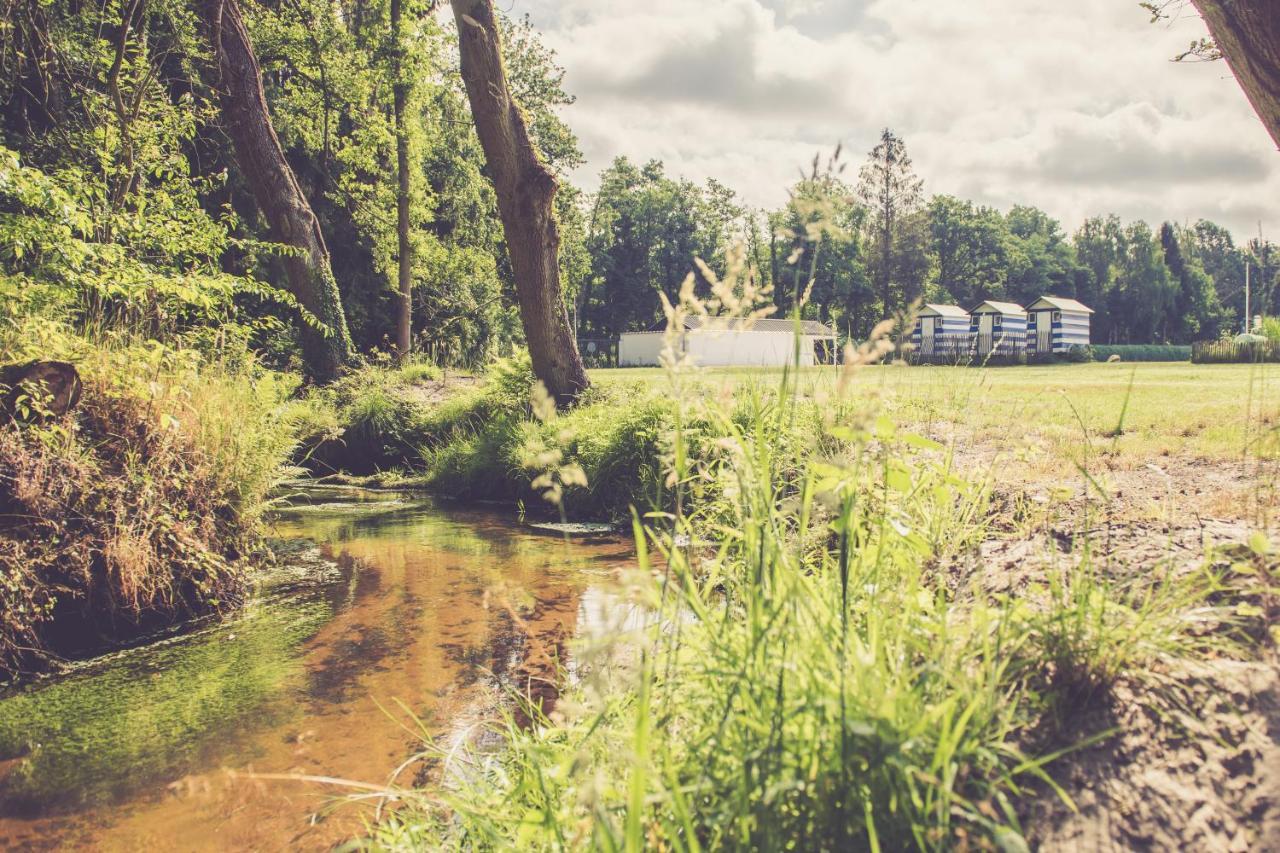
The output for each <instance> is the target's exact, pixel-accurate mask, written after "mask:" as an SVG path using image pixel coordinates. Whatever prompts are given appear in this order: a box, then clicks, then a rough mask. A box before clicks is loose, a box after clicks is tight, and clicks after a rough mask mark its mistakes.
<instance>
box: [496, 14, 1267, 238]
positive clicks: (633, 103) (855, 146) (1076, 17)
mask: <svg viewBox="0 0 1280 853" xmlns="http://www.w3.org/2000/svg"><path fill="white" fill-rule="evenodd" d="M526 11H527V12H529V13H530V14H531V16H532V18H533V21H534V23H535V25H537V26H538V27H539V28H540V29H541V30H542V32H543V34H544V37H545V39H546V41H547V42H548V44H550V45H551V46H552V47H554V48H555V49H556V50H557V51H558V52H559V55H560V60H561V62H562V63H563V64H564V65H565V67H566V68H567V70H568V76H567V78H566V85H567V87H568V88H569V90H570V91H572V92H574V93H576V94H578V96H579V100H578V103H577V104H576V105H575V106H573V107H571V108H569V109H568V110H567V111H566V113H565V118H566V119H567V120H568V121H569V123H570V125H572V126H573V127H574V128H575V130H576V131H577V132H578V134H579V136H580V137H581V138H582V140H583V147H584V150H585V152H586V154H587V158H588V163H587V165H586V166H584V167H583V169H582V170H581V171H580V172H579V174H578V175H576V176H575V177H576V178H577V179H578V180H579V181H580V182H581V183H582V184H583V185H585V186H587V187H592V186H594V184H595V178H596V175H597V173H598V172H599V170H600V169H602V168H603V167H604V166H606V165H608V163H609V161H610V160H611V159H612V158H613V157H614V156H616V155H619V154H625V155H627V156H629V157H631V158H632V159H635V160H640V161H643V160H647V159H650V158H657V159H661V160H663V161H665V162H666V164H667V167H668V170H669V171H670V172H672V173H675V174H682V175H685V176H687V177H690V178H694V179H702V178H706V177H716V178H719V179H721V180H723V181H725V182H726V183H728V184H730V185H731V186H733V187H734V188H736V189H737V190H738V191H739V193H740V194H741V195H742V196H743V197H744V198H746V199H747V200H748V201H749V202H751V203H753V204H759V205H776V204H779V203H780V202H781V201H782V200H783V199H784V198H785V193H786V186H787V185H788V183H790V182H791V181H793V180H794V178H795V176H796V174H797V170H798V169H799V168H801V167H802V166H804V164H806V163H807V162H809V161H810V160H811V159H812V157H813V155H814V154H815V153H818V152H820V151H821V152H827V151H829V150H830V149H831V148H832V147H833V146H834V145H835V143H837V142H843V143H844V144H845V145H846V148H847V149H848V150H849V151H850V154H851V157H852V159H853V160H854V161H855V162H853V163H851V164H850V167H851V169H853V168H856V165H857V162H856V161H857V160H860V159H861V157H862V155H863V153H864V152H865V151H866V150H868V149H869V148H870V147H871V146H872V145H873V144H874V142H875V140H876V137H877V136H878V134H879V131H880V129H881V128H882V127H885V126H889V127H892V128H894V129H895V130H896V131H897V132H898V133H899V134H901V135H902V136H903V137H904V138H905V139H906V141H907V146H908V150H909V152H910V153H911V154H912V157H913V159H914V160H915V164H916V168H917V170H918V171H919V173H920V175H921V176H922V177H923V178H924V179H925V182H926V190H927V191H929V192H945V193H954V194H958V195H963V196H966V197H970V198H973V199H974V200H975V201H979V202H983V203H988V204H996V205H999V206H1001V207H1007V206H1008V205H1010V204H1013V203H1028V204H1035V205H1037V206H1039V207H1042V208H1044V209H1046V210H1048V211H1049V212H1050V213H1052V214H1053V215H1055V216H1057V217H1059V218H1060V219H1062V220H1063V224H1064V226H1065V227H1066V228H1067V229H1068V230H1073V229H1074V228H1075V227H1076V226H1077V225H1078V224H1079V222H1080V221H1081V220H1082V219H1083V218H1084V217H1085V216H1088V215H1091V214H1097V213H1107V212H1117V213H1120V214H1121V215H1123V216H1126V217H1143V218H1145V219H1147V220H1149V221H1151V222H1153V223H1156V222H1159V221H1161V220H1163V219H1175V220H1190V219H1195V218H1198V217H1201V216H1205V217H1209V218H1214V219H1216V220H1218V221H1220V222H1221V223H1222V224H1224V225H1227V226H1229V227H1231V228H1233V229H1234V230H1236V231H1237V233H1238V234H1241V235H1242V236H1243V235H1244V234H1246V233H1247V234H1252V233H1254V232H1255V230H1256V227H1257V224H1256V220H1257V219H1258V218H1259V217H1262V218H1263V219H1264V227H1265V226H1267V225H1268V224H1270V225H1271V226H1272V227H1276V226H1280V221H1275V220H1277V219H1278V218H1280V217H1277V213H1280V211H1278V210H1277V209H1276V208H1275V206H1274V203H1273V202H1272V200H1273V199H1275V198H1278V197H1280V154H1277V153H1276V152H1275V150H1274V147H1273V145H1272V144H1271V141H1270V139H1269V137H1268V136H1267V134H1266V132H1265V130H1264V129H1263V128H1262V126H1261V124H1260V123H1259V122H1258V120H1257V118H1256V117H1255V116H1254V114H1253V112H1252V110H1251V109H1250V107H1249V105H1248V103H1247V102H1246V100H1245V98H1244V95H1243V94H1242V93H1241V92H1240V89H1239V87H1238V86H1237V85H1236V83H1235V81H1234V79H1232V78H1231V76H1230V72H1229V71H1228V69H1227V68H1226V66H1225V65H1223V64H1221V63H1214V64H1199V63H1182V64H1175V63H1172V62H1170V61H1169V59H1170V57H1171V56H1172V55H1173V54H1174V53H1176V52H1177V51H1178V50H1179V49H1180V48H1183V47H1185V45H1186V44H1187V43H1188V42H1190V41H1191V40H1192V39H1194V38H1198V37H1199V36H1201V35H1203V33H1204V28H1203V24H1202V23H1201V22H1200V21H1199V19H1198V18H1196V17H1195V16H1194V15H1184V16H1182V17H1181V18H1179V19H1178V20H1176V21H1175V22H1174V23H1172V24H1168V25H1164V24H1162V25H1151V24H1150V23H1149V22H1148V19H1147V15H1146V13H1144V12H1143V11H1142V9H1140V8H1139V7H1138V4H1137V2H1136V0H1132V2H1124V1H1123V0H1121V2H1117V0H1076V2H1074V3H1060V4H1048V3H1027V2H1025V0H983V2H975V0H970V1H969V2H962V0H951V2H943V3H939V2H937V0H871V1H870V2H867V0H838V2H837V0H699V2H688V0H646V2H644V3H633V2H628V0H560V2H556V0H517V2H516V4H515V6H514V8H513V9H512V12H513V13H516V14H520V13H523V12H526ZM1268 217H1270V219H1271V220H1273V221H1271V222H1270V223H1268V222H1267V221H1265V220H1266V219H1267V218H1268Z"/></svg>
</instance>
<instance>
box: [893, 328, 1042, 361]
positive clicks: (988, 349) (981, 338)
mask: <svg viewBox="0 0 1280 853" xmlns="http://www.w3.org/2000/svg"><path fill="white" fill-rule="evenodd" d="M1026 354H1027V345H1026V339H1025V338H1023V337H1022V336H1021V335H1012V334H1002V333H996V334H992V333H990V332H988V333H980V332H968V333H965V334H959V335H937V336H935V337H934V338H933V340H932V342H930V341H921V343H920V346H918V347H917V348H916V349H913V350H911V351H909V352H908V353H906V354H905V357H906V359H907V360H908V361H910V362H912V363H913V364H984V363H990V364H1008V363H1009V362H1013V361H1022V360H1023V359H1025V358H1026Z"/></svg>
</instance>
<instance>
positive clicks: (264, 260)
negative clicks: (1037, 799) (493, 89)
mask: <svg viewBox="0 0 1280 853" xmlns="http://www.w3.org/2000/svg"><path fill="white" fill-rule="evenodd" d="M227 8H233V7H230V6H224V5H221V4H218V3H216V0H210V2H205V3H197V4H195V5H194V6H193V5H192V4H191V3H189V2H187V0H107V2H104V3H102V4H99V5H94V6H85V5H83V4H81V3H80V2H79V0H47V2H46V0H9V2H8V4H7V7H6V13H5V24H4V26H3V27H0V103H2V104H3V113H2V117H0V297H3V299H2V300H0V301H3V305H4V307H3V308H2V309H0V311H4V312H6V316H7V317H8V318H10V319H12V318H14V317H19V316H28V317H29V316H34V315H37V314H41V313H43V314H44V315H49V316H52V315H57V316H60V317H67V316H71V317H74V318H75V319H76V321H77V322H78V323H79V324H80V325H81V326H83V327H88V328H99V329H101V328H110V327H113V326H115V325H121V324H123V325H126V326H127V327H129V328H131V329H141V330H143V331H145V332H146V333H147V334H148V335H152V336H157V337H163V336H166V335H170V336H180V337H182V338H184V340H186V341H188V342H197V343H198V342H199V341H201V340H203V339H208V338H210V337H217V336H221V337H224V338H225V337H226V336H227V335H240V336H243V337H245V338H247V339H249V340H251V342H252V345H253V346H254V347H255V348H256V349H258V350H260V351H262V352H265V353H266V354H267V356H268V357H269V358H272V359H274V360H275V361H277V362H279V363H287V362H289V361H290V360H292V359H296V357H297V356H296V353H297V352H298V337H299V329H301V330H302V335H303V337H304V341H303V343H305V337H306V335H307V334H308V330H309V329H314V327H315V326H316V322H315V319H314V317H311V318H310V319H308V312H306V311H300V310H299V305H298V300H297V298H296V296H290V295H289V293H288V292H287V291H284V290H281V289H278V287H276V286H273V285H277V284H278V283H279V282H281V281H282V280H284V279H286V278H287V277H288V274H289V269H290V264H292V263H295V261H296V259H297V256H298V254H299V253H298V250H297V249H296V248H294V247H290V246H286V245H282V244H281V243H280V242H277V241H276V240H274V239H273V237H272V235H273V231H272V228H271V227H270V223H269V222H268V217H266V216H265V215H264V205H263V203H262V201H263V199H262V198H256V199H255V190H261V186H258V185H256V184H255V179H254V178H253V177H251V176H249V175H248V174H246V170H245V169H244V168H242V163H240V162H238V159H237V156H236V150H235V145H233V140H232V138H231V137H232V136H233V134H232V133H231V132H230V128H229V127H228V122H227V118H226V114H225V104H224V111H223V113H220V112H219V109H218V104H219V99H218V87H219V85H220V84H222V83H225V81H226V76H227V70H226V68H225V67H224V68H219V66H218V64H217V61H216V60H215V59H214V58H213V57H212V56H211V52H210V48H209V32H210V30H214V31H215V32H216V31H217V30H218V28H219V27H222V28H223V29H222V30H221V34H222V39H223V43H225V42H226V39H227V37H228V36H227V30H226V29H225V27H227V26H228V19H227V18H226V17H224V15H223V12H224V10H225V9H227ZM234 8H237V9H239V11H240V12H242V14H243V25H244V31H245V34H246V35H247V42H246V44H247V46H250V47H252V49H253V50H254V51H255V52H256V62H257V63H258V64H259V65H260V69H261V70H260V76H261V91H262V93H263V94H264V96H265V103H266V106H267V110H268V112H269V114H270V118H271V120H272V121H273V123H274V130H273V133H274V134H276V135H277V136H278V138H279V145H280V148H281V149H282V151H283V154H284V157H285V159H286V161H287V165H288V167H289V168H290V169H291V170H292V174H293V175H294V176H295V177H296V182H297V185H298V187H299V188H300V189H301V193H302V195H303V196H305V198H306V200H307V201H308V202H309V204H310V207H311V209H312V210H313V211H314V215H315V219H316V221H317V222H318V227H319V231H320V232H321V233H322V234H323V237H324V241H325V242H326V243H327V251H328V254H329V262H330V265H331V269H332V277H333V280H334V281H335V282H336V289H337V292H338V293H339V294H340V299H341V306H340V312H339V316H341V317H342V318H343V319H344V322H345V325H346V326H347V327H348V328H349V335H350V340H351V346H353V347H354V348H355V349H358V350H360V351H362V352H366V353H369V352H378V351H381V352H393V351H395V350H396V349H397V346H399V348H400V349H401V350H403V349H404V348H405V347H404V345H405V344H406V343H408V344H409V345H411V346H412V347H413V348H414V349H417V350H420V351H423V352H425V353H426V354H427V356H428V357H430V358H432V359H434V360H436V361H438V362H440V363H442V364H449V365H455V364H456V365H476V364H481V363H483V362H485V361H487V360H488V359H490V358H492V357H493V356H494V355H496V354H499V353H502V352H506V351H509V350H510V349H511V348H512V347H513V346H516V345H519V344H520V343H521V342H522V341H523V340H524V335H525V331H524V328H523V327H522V323H521V317H520V313H519V311H518V300H517V298H516V287H515V277H514V275H513V271H512V266H511V262H510V255H509V253H508V251H507V246H506V242H505V241H506V237H505V236H504V230H503V223H502V221H501V219H500V217H499V212H498V203H497V196H496V194H495V190H494V184H493V181H492V177H493V175H492V170H491V169H489V168H488V167H487V166H486V159H485V156H484V152H483V150H482V147H481V144H480V140H479V138H478V136H477V133H476V122H475V120H474V117H473V112H472V110H471V109H470V108H469V106H468V93H467V91H466V87H465V85H464V81H463V78H462V75H461V74H460V73H459V45H458V38H457V34H456V30H455V29H454V27H452V26H449V25H445V24H443V23H442V20H441V18H440V17H439V16H437V15H436V13H435V11H434V4H433V3H425V2H421V0H337V2H325V3H321V2H317V0H265V2H253V3H244V4H243V5H242V6H240V7H234ZM497 24H498V26H499V28H500V30H501V34H502V48H503V51H504V58H505V71H506V75H507V80H508V82H509V85H510V90H511V95H512V97H513V99H514V100H515V102H516V103H518V104H519V106H520V108H521V110H522V115H523V116H524V118H525V121H526V123H527V127H528V132H529V135H530V136H531V137H532V140H533V142H534V144H535V146H536V149H537V153H538V155H539V156H540V158H541V161H542V162H543V163H545V164H546V166H547V167H548V168H549V170H550V172H551V173H552V174H553V175H555V176H556V177H557V178H558V183H559V189H558V192H557V193H556V195H555V199H554V205H555V208H554V209H555V212H556V222H557V224H558V234H559V256H558V265H559V275H560V284H561V286H562V288H563V292H564V295H565V299H566V301H567V302H568V304H569V305H568V307H569V312H570V316H571V318H572V323H573V326H574V329H575V330H576V332H577V333H578V334H579V335H580V336H583V337H612V336H616V335H617V334H618V333H620V332H623V331H627V330H635V329H645V328H651V327H652V326H653V325H654V324H655V323H657V322H659V320H660V308H659V305H660V300H659V298H658V294H659V292H660V291H662V292H666V293H667V294H668V295H670V296H674V295H675V293H676V291H677V289H678V287H679V284H680V282H681V281H682V280H683V278H684V277H685V275H686V274H687V273H688V271H689V270H690V269H691V267H692V260H693V258H694V257H701V258H704V259H706V260H707V261H708V263H709V264H710V265H711V266H712V268H716V267H718V266H720V265H721V264H722V263H723V261H724V258H725V252H726V247H727V246H729V245H731V244H733V243H735V242H741V243H742V244H744V245H745V246H746V249H747V252H748V256H749V258H750V259H751V260H752V262H753V265H754V268H755V275H756V276H757V277H758V278H759V279H761V281H762V283H765V284H769V285H771V286H772V288H773V294H774V297H773V298H774V299H775V301H776V302H777V304H778V307H779V309H780V311H781V312H784V313H785V312H789V311H790V310H792V308H793V307H794V305H795V304H796V301H797V300H798V299H800V298H801V297H802V295H805V294H807V300H806V301H805V303H804V305H803V308H802V309H801V310H802V313H803V314H804V316H805V317H812V318H816V319H821V320H824V321H827V322H829V323H831V324H833V325H834V326H835V327H836V328H837V329H838V330H839V331H840V332H841V334H843V335H847V336H849V337H851V338H859V337H861V336H864V335H866V334H867V332H868V331H869V329H870V327H871V326H872V325H874V323H875V322H876V321H877V320H879V319H880V318H882V317H884V316H886V315H888V314H893V313H898V312H901V311H903V310H905V309H906V308H907V307H908V306H910V305H911V304H914V303H915V302H917V301H918V300H921V299H924V300H928V301H946V302H956V303H958V304H961V305H963V306H966V307H971V305H972V304H973V303H976V302H977V301H980V300H981V299H984V298H998V299H1009V300H1013V301H1018V302H1027V301H1030V300H1032V299H1034V298H1036V297H1038V296H1040V295H1042V294H1045V293H1053V294H1057V295H1061V296H1072V297H1076V298H1079V299H1080V300H1082V301H1084V302H1085V303H1087V304H1089V305H1090V306H1092V307H1094V308H1095V309H1096V310H1097V312H1098V313H1097V315H1096V317H1095V329H1094V339H1095V340H1098V341H1114V342H1166V341H1167V342H1178V343H1181V342H1186V341H1190V340H1197V339H1205V338H1214V337H1217V336H1219V335H1221V334H1223V333H1224V332H1228V331H1230V330H1233V329H1235V328H1237V327H1238V326H1239V324H1240V318H1241V317H1242V314H1243V310H1244V306H1243V301H1244V270H1245V265H1246V264H1249V265H1250V266H1251V267H1252V269H1253V278H1252V281H1253V288H1254V297H1253V303H1252V304H1253V306H1254V307H1253V311H1254V312H1255V313H1268V312H1272V311H1274V310H1275V309H1276V308H1277V306H1276V304H1275V303H1276V300H1277V299H1278V298H1280V294H1277V289H1278V288H1277V274H1278V273H1280V262H1277V259H1276V257H1275V252H1274V247H1273V245H1272V244H1270V243H1268V242H1265V241H1261V240H1250V241H1248V242H1247V243H1245V244H1243V245H1240V244H1237V242H1236V241H1235V240H1234V239H1233V237H1232V235H1231V234H1230V233H1229V232H1228V231H1227V230H1226V229H1224V228H1222V227H1220V226H1217V225H1215V224H1213V223H1211V222H1208V221H1200V222H1197V223H1195V224H1194V225H1179V224H1173V223H1165V224H1163V225H1161V226H1160V227H1158V228H1153V227H1152V226H1150V225H1148V224H1146V223H1144V222H1141V221H1139V222H1132V223H1124V222H1122V221H1120V220H1119V219H1118V218H1117V217H1115V216H1100V217H1096V218H1093V219H1090V220H1088V221H1086V222H1085V223H1084V224H1083V225H1082V226H1081V227H1080V228H1079V229H1078V230H1077V231H1076V232H1075V233H1074V234H1071V235H1068V234H1067V233H1066V232H1065V231H1064V230H1063V228H1062V226H1061V224H1060V223H1059V222H1057V221H1055V220H1054V219H1053V218H1052V217H1051V216H1049V215H1048V214H1046V213H1045V212H1043V211H1041V210H1038V209H1037V208H1035V207H1032V206H1021V205H1020V206H1015V207H1013V208H1012V209H1010V210H1008V211H999V210H995V209H993V208H990V207H985V206H981V205H976V204H974V203H972V202H970V201H966V200H963V199H958V198H954V197H951V196H945V195H935V196H932V197H928V196H926V195H925V193H924V187H923V184H922V182H921V181H920V180H919V178H918V177H916V175H915V173H914V170H913V167H912V164H911V160H910V158H909V156H908V155H907V151H906V146H905V144H904V142H903V141H902V140H901V139H900V138H898V137H897V136H896V135H894V134H893V133H891V132H890V131H885V132H884V134H883V135H882V137H881V140H880V142H879V144H878V145H877V146H876V147H875V149H873V151H872V152H870V154H869V155H868V156H867V158H866V162H865V163H864V164H861V167H860V168H859V169H856V170H855V171H856V174H848V175H846V173H845V171H844V169H843V168H842V167H841V166H839V165H838V164H837V165H833V166H831V167H829V168H819V166H818V164H816V163H815V167H814V169H813V171H812V172H811V173H810V174H809V175H808V176H807V177H806V178H804V179H803V180H801V181H799V182H798V183H797V184H796V185H795V186H794V187H792V188H791V191H790V196H789V199H790V200H789V201H788V203H787V204H786V205H784V206H783V207H782V208H780V209H777V210H759V209H754V208H752V207H750V206H748V205H747V204H745V203H744V202H743V201H742V200H741V197H740V196H739V194H738V193H737V192H735V190H733V189H732V188H730V187H728V186H726V185H725V184H723V183H720V182H718V181H715V180H710V181H707V182H706V183H704V184H697V183H694V182H691V181H689V180H685V179H682V178H679V177H675V176H671V175H668V174H667V173H666V171H665V169H664V167H663V164H662V163H660V162H656V161H653V162H648V163H645V164H643V165H638V164H635V163H633V162H631V161H629V160H628V159H626V158H618V159H617V160H615V161H614V162H613V163H612V164H611V165H610V166H609V167H608V168H606V169H605V170H604V172H603V173H602V174H601V175H600V180H599V185H598V189H597V190H596V191H595V192H594V193H590V194H588V193H585V192H583V191H582V190H580V189H578V188H576V187H575V186H574V185H573V184H572V183H571V181H570V180H569V179H568V175H569V173H570V172H571V171H572V170H574V169H576V168H577V167H579V166H581V165H582V163H583V155H582V152H581V150H580V148H579V145H578V141H577V139H576V138H575V136H574V134H573V132H572V130H571V129H570V127H569V126H568V124H567V123H566V122H565V121H564V119H563V118H562V116H561V111H562V109H563V108H565V107H568V106H569V105H570V104H572V103H573V97H572V96H571V95H570V94H569V93H568V92H567V91H566V88H565V85H564V71H563V69H562V68H560V67H559V66H558V65H557V62H556V58H555V56H554V53H553V52H552V51H550V50H549V49H548V48H547V47H546V46H545V45H543V44H542V42H541V41H540V40H539V37H538V34H537V32H536V30H535V29H534V28H533V26H532V25H531V24H530V22H529V21H528V19H518V20H511V19H507V18H503V17H501V16H498V22H497ZM818 222H821V223H823V224H822V226H821V227H820V228H817V227H815V223H818ZM833 222H834V223H836V225H834V226H833V225H832V224H831V223H833ZM277 230H278V229H277ZM811 276H812V278H813V282H814V284H813V287H812V288H811V289H809V288H807V287H806V285H807V283H808V282H809V280H810V277H811ZM402 291H406V292H408V293H409V295H410V297H411V299H410V300H409V303H408V305H409V308H410V309H411V310H409V311H408V312H405V311H404V310H402V308H403V305H402V302H401V293H402ZM299 317H302V318H303V319H302V322H299ZM322 332H323V334H324V335H326V336H328V337H327V338H326V339H327V340H332V338H333V334H334V333H333V330H332V329H328V330H322Z"/></svg>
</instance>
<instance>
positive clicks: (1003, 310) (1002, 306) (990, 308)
mask: <svg viewBox="0 0 1280 853" xmlns="http://www.w3.org/2000/svg"><path fill="white" fill-rule="evenodd" d="M984 308H985V309H987V310H986V311H985V312H983V313H986V314H1025V313H1027V311H1026V309H1025V308H1023V307H1022V306H1021V305H1019V304H1018V303H1016V302H996V301H995V300H992V299H988V300H987V301H986V302H983V303H982V304H981V305H979V306H978V307H976V308H974V309H973V310H972V311H970V312H969V313H970V314H977V313H979V312H982V309H984Z"/></svg>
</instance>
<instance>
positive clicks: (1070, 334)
mask: <svg viewBox="0 0 1280 853" xmlns="http://www.w3.org/2000/svg"><path fill="white" fill-rule="evenodd" d="M1027 311H1028V312H1030V318H1031V319H1030V321H1029V322H1028V324H1027V352H1028V353H1030V354H1032V355H1049V354H1054V353H1065V352H1069V351H1070V350H1071V348H1072V347H1074V346H1082V347H1083V346H1088V345H1089V315H1090V314H1092V313H1093V309H1091V308H1088V307H1087V306H1085V305H1082V304H1080V303H1079V302H1077V301H1075V300H1074V299H1063V298H1062V297H1060V296H1041V297H1040V298H1039V299H1037V300H1036V301H1035V302H1033V303H1031V305H1030V306H1029V307H1028V308H1027Z"/></svg>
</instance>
